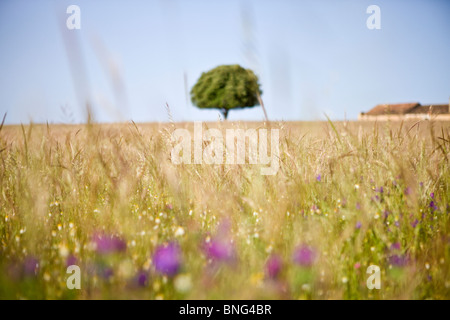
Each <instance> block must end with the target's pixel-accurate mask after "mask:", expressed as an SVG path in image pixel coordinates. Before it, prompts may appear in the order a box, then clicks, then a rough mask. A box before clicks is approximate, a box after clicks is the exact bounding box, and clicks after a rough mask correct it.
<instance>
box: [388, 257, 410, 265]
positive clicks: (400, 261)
mask: <svg viewBox="0 0 450 320" xmlns="http://www.w3.org/2000/svg"><path fill="white" fill-rule="evenodd" d="M389 263H390V264H392V265H393V266H395V267H404V266H405V265H406V264H407V263H408V258H407V257H406V256H404V255H399V254H394V255H392V256H390V257H389Z"/></svg>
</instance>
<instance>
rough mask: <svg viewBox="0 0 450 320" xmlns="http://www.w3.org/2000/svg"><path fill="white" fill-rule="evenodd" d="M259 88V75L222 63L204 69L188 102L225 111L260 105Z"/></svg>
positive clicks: (224, 114) (237, 66)
mask: <svg viewBox="0 0 450 320" xmlns="http://www.w3.org/2000/svg"><path fill="white" fill-rule="evenodd" d="M261 93H262V91H261V89H260V85H259V83H258V77H257V76H256V75H255V74H254V73H253V71H252V70H250V69H244V68H242V67H241V66H240V65H222V66H218V67H216V68H214V69H212V70H210V71H208V72H203V73H202V75H201V76H200V78H199V79H198V81H197V83H196V84H195V85H194V87H193V88H192V90H191V101H192V103H193V104H194V105H196V106H197V107H198V108H200V109H220V110H221V112H222V114H223V116H224V118H225V119H226V118H227V116H228V111H229V110H231V109H238V108H249V107H254V106H256V105H259V95H261Z"/></svg>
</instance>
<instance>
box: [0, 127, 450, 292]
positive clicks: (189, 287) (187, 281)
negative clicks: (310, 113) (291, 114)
mask: <svg viewBox="0 0 450 320" xmlns="http://www.w3.org/2000/svg"><path fill="white" fill-rule="evenodd" d="M204 126H205V128H207V127H209V128H217V129H218V130H225V129H226V128H244V129H245V128H276V129H279V132H280V140H279V150H280V152H279V158H280V159H279V160H280V161H279V170H278V172H277V173H276V174H275V175H261V174H260V165H258V164H249V163H248V162H246V163H245V164H225V163H224V164H193V163H192V164H184V163H181V164H174V163H173V162H172V161H171V149H172V148H173V145H174V141H173V140H172V139H171V133H172V132H173V131H174V130H175V129H177V128H186V129H188V130H193V124H192V123H166V124H134V123H128V124H109V125H106V124H105V125H99V124H92V123H91V124H87V125H34V124H30V125H23V126H2V128H1V131H0V157H1V161H0V168H1V169H0V191H1V192H0V239H1V245H0V298H2V299H5V298H12V299H123V298H125V299H449V298H450V264H449V259H450V223H449V212H450V207H449V197H450V170H449V150H450V132H449V129H450V127H449V124H448V123H445V122H435V121H417V122H411V123H408V122H405V123H403V122H402V123H400V122H382V123H375V122H336V123H333V122H285V123H284V122H276V123H275V122H267V123H263V122H217V123H207V124H204ZM203 143H205V144H207V143H208V142H203ZM246 156H247V157H248V154H247V155H246ZM371 265H375V266H378V267H379V268H380V288H379V289H369V288H368V286H367V279H368V277H369V276H370V274H368V273H367V272H366V270H367V268H368V267H369V266H371ZM69 266H77V267H78V268H79V271H80V272H79V276H80V279H79V281H80V288H79V289H70V288H69V287H68V284H67V283H68V277H70V276H71V274H70V273H68V272H67V269H68V267H69Z"/></svg>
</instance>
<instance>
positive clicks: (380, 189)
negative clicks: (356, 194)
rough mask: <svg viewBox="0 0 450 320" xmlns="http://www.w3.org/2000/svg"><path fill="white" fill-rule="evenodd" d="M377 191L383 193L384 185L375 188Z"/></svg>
mask: <svg viewBox="0 0 450 320" xmlns="http://www.w3.org/2000/svg"><path fill="white" fill-rule="evenodd" d="M375 192H379V193H383V192H384V189H383V187H379V188H376V189H375Z"/></svg>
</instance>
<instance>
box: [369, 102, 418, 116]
mask: <svg viewBox="0 0 450 320" xmlns="http://www.w3.org/2000/svg"><path fill="white" fill-rule="evenodd" d="M418 106H420V103H418V102H412V103H399V104H379V105H377V106H376V107H374V108H373V109H371V110H370V111H369V112H367V113H366V114H367V115H369V116H378V115H383V114H406V113H408V112H409V111H411V110H412V109H413V108H416V107H418Z"/></svg>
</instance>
